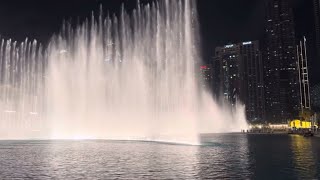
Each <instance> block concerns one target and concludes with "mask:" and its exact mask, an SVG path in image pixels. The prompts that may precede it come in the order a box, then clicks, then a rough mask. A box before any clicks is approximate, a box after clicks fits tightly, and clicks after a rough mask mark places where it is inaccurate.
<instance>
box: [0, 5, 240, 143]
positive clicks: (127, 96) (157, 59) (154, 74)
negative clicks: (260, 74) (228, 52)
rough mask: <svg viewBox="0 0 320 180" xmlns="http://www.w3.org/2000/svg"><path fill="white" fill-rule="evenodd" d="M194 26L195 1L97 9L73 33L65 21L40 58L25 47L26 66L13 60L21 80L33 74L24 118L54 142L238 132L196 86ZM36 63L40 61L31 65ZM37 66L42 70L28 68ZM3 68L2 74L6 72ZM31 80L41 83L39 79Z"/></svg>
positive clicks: (233, 118) (187, 139)
mask: <svg viewBox="0 0 320 180" xmlns="http://www.w3.org/2000/svg"><path fill="white" fill-rule="evenodd" d="M101 9H102V8H101ZM197 22H198V21H197V11H196V6H195V1H192V0H177V1H170V0H166V1H159V2H154V3H152V4H147V5H145V6H141V5H140V4H139V3H138V5H137V8H136V9H135V10H133V11H132V12H130V13H127V12H126V11H125V10H124V8H122V10H121V13H120V15H119V16H116V15H113V16H106V17H105V16H104V15H103V13H102V10H101V13H100V15H99V16H98V17H95V16H94V15H92V17H91V18H90V19H87V20H85V21H84V22H83V23H82V24H78V25H77V26H76V27H72V26H71V24H69V23H65V24H64V25H63V28H62V31H61V33H60V34H58V35H55V36H54V37H53V38H52V40H51V41H50V43H49V46H48V48H47V49H46V51H45V53H43V55H42V54H41V53H38V51H39V50H36V49H39V48H35V47H37V45H31V44H28V45H27V49H28V50H26V51H28V52H29V51H30V52H32V53H31V54H36V55H31V56H29V53H26V54H28V63H23V62H24V61H17V64H18V66H22V67H23V68H25V69H26V70H24V72H27V73H26V74H37V76H33V75H29V76H30V77H29V76H28V77H26V78H22V79H23V81H22V82H23V83H22V84H23V85H24V86H27V87H24V90H22V92H21V94H23V96H24V97H29V95H28V92H26V91H31V92H30V93H31V94H32V95H33V94H37V95H36V96H35V95H33V96H31V97H33V98H36V99H37V100H36V102H37V105H36V107H38V110H37V111H34V110H30V111H29V112H41V116H40V117H41V120H40V121H41V123H42V124H43V125H42V126H41V127H42V131H43V132H46V133H47V135H48V136H49V137H50V138H54V139H73V138H94V139H125V140H154V141H167V142H179V143H188V144H198V143H199V134H200V133H207V132H225V131H228V130H230V129H232V128H234V127H236V129H237V128H239V130H240V128H241V127H240V126H246V122H245V119H244V118H239V117H240V116H241V115H228V114H226V113H225V112H227V110H226V108H223V107H219V106H218V105H217V104H216V103H215V102H214V101H213V99H212V96H211V95H210V93H208V92H207V91H206V90H205V89H203V88H202V87H201V86H199V83H200V80H199V78H198V77H197V73H198V72H197V71H196V66H197V64H199V61H200V56H199V49H198V47H199V46H198V45H199V41H198V30H197V28H198V25H197ZM9 44H10V49H11V43H9ZM8 48H9V47H8ZM25 48H26V47H25V46H23V48H22V49H25ZM6 49H7V47H6ZM19 49H21V48H19ZM29 49H33V50H29ZM7 51H8V50H6V53H2V54H3V55H4V54H7V53H8V52H7ZM10 53H12V52H11V50H10ZM24 53H25V51H23V52H21V51H18V52H17V53H16V56H17V57H18V56H19V57H20V56H24V55H25V54H24ZM10 57H11V56H10ZM39 58H43V62H41V63H38V61H39ZM29 59H30V60H29ZM15 62H16V61H15ZM40 64H43V65H45V66H42V65H41V68H36V67H38V66H40ZM6 67H7V66H4V68H6ZM8 69H10V70H6V71H4V72H5V74H10V73H11V71H13V70H12V68H11V67H10V68H8ZM40 70H41V73H39V72H40ZM9 72H10V73H9ZM39 75H40V76H45V78H43V79H41V80H39V78H36V77H39ZM5 77H6V76H5ZM10 77H11V75H10ZM7 81H9V80H5V82H6V83H2V84H8V83H7ZM37 88H38V89H37ZM35 89H37V91H35ZM43 89H44V90H45V91H43ZM5 90H6V92H7V91H8V92H9V90H8V89H6V88H5ZM10 92H13V91H10ZM36 92H39V93H36ZM30 93H29V94H30ZM9 97H10V95H9V94H5V95H4V99H5V98H9ZM29 99H30V98H29ZM31 99H32V98H31ZM22 101H24V99H13V100H12V102H14V103H16V104H21V102H22ZM38 101H39V102H41V103H38ZM2 102H3V100H2ZM4 102H6V101H4ZM22 104H23V103H22ZM27 104H34V101H32V100H28V101H27ZM6 106H7V105H6ZM29 107H31V106H29ZM9 110H10V109H9ZM238 112H239V113H238V114H243V113H244V112H243V111H238ZM229 114H230V113H229ZM231 114H237V113H235V112H232V113H231ZM13 119H14V120H16V121H17V123H20V124H24V123H26V121H25V120H23V119H21V118H20V119H18V118H14V117H13ZM1 122H4V121H3V120H1ZM32 122H33V123H34V124H37V123H38V121H32ZM39 123H40V122H39ZM28 130H29V129H28ZM41 137H44V136H40V138H41Z"/></svg>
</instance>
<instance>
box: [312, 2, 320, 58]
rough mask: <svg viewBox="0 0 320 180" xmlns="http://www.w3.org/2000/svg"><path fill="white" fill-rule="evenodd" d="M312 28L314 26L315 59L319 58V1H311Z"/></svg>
mask: <svg viewBox="0 0 320 180" xmlns="http://www.w3.org/2000/svg"><path fill="white" fill-rule="evenodd" d="M313 11H314V20H315V22H314V26H315V45H316V53H317V54H316V55H317V59H319V57H320V0H313Z"/></svg>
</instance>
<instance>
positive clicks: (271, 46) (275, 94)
mask: <svg viewBox="0 0 320 180" xmlns="http://www.w3.org/2000/svg"><path fill="white" fill-rule="evenodd" d="M290 3H292V1H291V0H267V1H266V29H265V38H264V44H263V45H264V47H263V64H264V83H265V100H266V113H267V120H268V121H269V122H286V121H287V120H291V119H294V118H295V117H297V116H298V114H299V107H300V106H299V80H298V71H297V60H296V45H295V30H294V22H293V10H292V7H291V4H290Z"/></svg>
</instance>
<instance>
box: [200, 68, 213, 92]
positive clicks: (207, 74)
mask: <svg viewBox="0 0 320 180" xmlns="http://www.w3.org/2000/svg"><path fill="white" fill-rule="evenodd" d="M212 73H213V70H212V65H211V64H207V65H202V66H200V75H201V83H202V84H201V85H202V86H203V87H204V88H206V89H207V90H209V91H212V83H213V77H212V76H213V74H212Z"/></svg>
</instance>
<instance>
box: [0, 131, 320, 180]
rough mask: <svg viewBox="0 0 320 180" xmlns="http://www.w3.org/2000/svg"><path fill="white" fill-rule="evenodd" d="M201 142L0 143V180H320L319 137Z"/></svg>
mask: <svg viewBox="0 0 320 180" xmlns="http://www.w3.org/2000/svg"><path fill="white" fill-rule="evenodd" d="M203 141H204V142H205V143H204V144H205V145H203V146H188V145H175V144H164V143H154V142H129V141H0V179H20V178H21V179H225V178H227V179H319V178H320V138H305V137H302V136H289V135H245V134H224V135H222V134H220V135H210V136H207V137H204V138H203Z"/></svg>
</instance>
